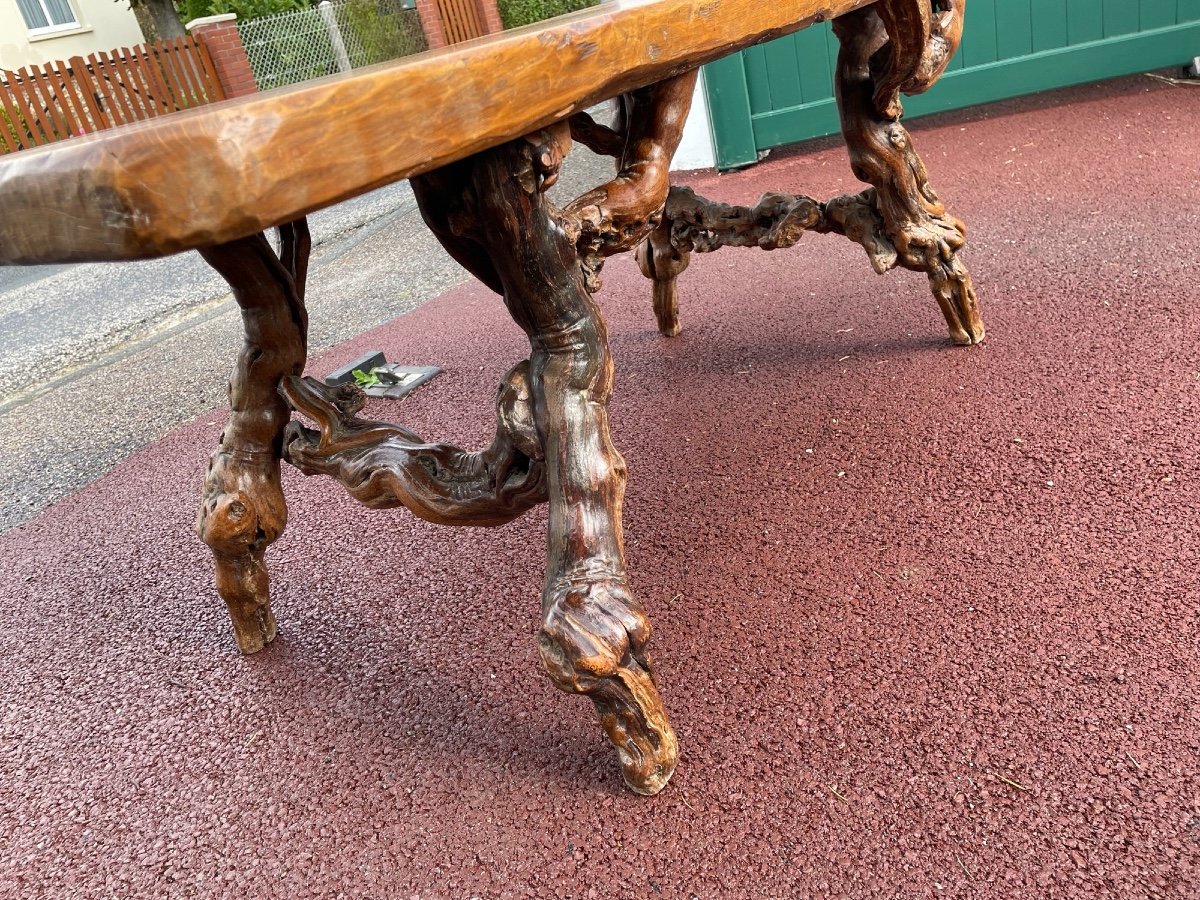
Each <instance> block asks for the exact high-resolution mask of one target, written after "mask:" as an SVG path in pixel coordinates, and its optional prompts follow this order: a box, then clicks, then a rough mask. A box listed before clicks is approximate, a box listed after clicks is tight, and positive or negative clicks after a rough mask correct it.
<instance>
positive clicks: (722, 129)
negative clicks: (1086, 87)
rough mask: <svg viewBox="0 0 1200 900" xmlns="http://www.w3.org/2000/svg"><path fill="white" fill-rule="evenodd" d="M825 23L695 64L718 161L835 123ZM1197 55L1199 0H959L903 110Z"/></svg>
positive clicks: (951, 105)
mask: <svg viewBox="0 0 1200 900" xmlns="http://www.w3.org/2000/svg"><path fill="white" fill-rule="evenodd" d="M836 55H837V41H836V39H835V38H834V37H833V35H832V33H831V31H830V29H829V26H828V24H825V25H821V26H815V27H813V28H808V29H805V30H804V31H802V32H801V33H800V34H798V35H793V36H791V37H787V38H782V39H780V40H778V41H774V42H772V43H770V44H767V45H765V46H764V47H759V48H753V49H751V50H749V51H746V52H744V53H741V54H735V55H734V56H732V57H728V58H727V59H724V60H720V61H719V62H717V63H712V64H710V65H709V66H708V67H706V85H707V90H708V95H709V104H710V116H711V118H712V124H713V130H714V134H715V136H716V142H717V163H718V165H719V166H720V167H722V168H732V167H736V166H739V165H746V164H749V163H751V162H754V161H755V160H756V159H757V154H758V152H759V151H761V150H766V149H768V148H771V147H776V146H779V145H781V144H787V143H793V142H795V141H799V140H805V139H807V138H812V137H819V136H821V135H826V134H832V133H835V132H836V131H837V130H838V119H837V109H836V105H835V103H834V101H833V80H832V73H833V68H834V64H835V62H836ZM1196 56H1200V0H971V3H970V4H969V5H968V11H967V22H966V28H965V30H964V33H963V44H962V48H961V50H960V51H959V55H958V58H957V59H956V60H955V61H954V63H953V64H952V66H951V68H950V69H948V70H947V72H946V74H945V75H944V76H943V77H942V79H941V81H940V82H939V83H938V84H937V85H936V86H935V87H934V88H933V89H932V90H931V91H930V92H929V93H927V94H924V95H922V96H920V97H911V98H907V99H906V100H905V109H906V110H907V112H908V115H909V116H910V117H911V116H918V115H923V114H926V113H931V112H941V111H944V110H948V109H956V108H960V107H964V106H972V105H975V104H978V103H987V102H990V101H993V100H1000V99H1004V98H1006V97H1014V96H1019V95H1021V94H1027V93H1033V92H1036V91H1042V90H1048V89H1051V88H1056V87H1064V86H1067V85H1072V84H1080V83H1083V82H1087V81H1096V80H1099V79H1102V78H1112V77H1116V76H1119V75H1128V74H1132V73H1135V72H1140V71H1145V70H1147V69H1154V68H1162V67H1166V66H1172V65H1180V64H1183V63H1186V62H1188V61H1190V60H1191V59H1192V58H1193V57H1196Z"/></svg>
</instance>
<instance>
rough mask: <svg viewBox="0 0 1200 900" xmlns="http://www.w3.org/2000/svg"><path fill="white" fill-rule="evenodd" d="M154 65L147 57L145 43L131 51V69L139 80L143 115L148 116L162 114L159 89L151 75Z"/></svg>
mask: <svg viewBox="0 0 1200 900" xmlns="http://www.w3.org/2000/svg"><path fill="white" fill-rule="evenodd" d="M153 68H154V66H153V65H152V64H151V63H150V61H149V60H148V59H147V58H146V47H145V45H144V44H143V45H139V46H137V47H134V48H132V49H131V50H130V51H129V71H130V72H131V73H132V75H133V77H134V78H135V79H136V80H137V84H138V94H139V96H140V97H141V98H142V108H143V115H144V116H146V117H148V118H153V117H155V116H158V115H161V114H162V110H160V109H159V107H158V90H157V89H156V88H155V86H154V81H153V80H152V79H151V77H150V73H151V70H152V69H153Z"/></svg>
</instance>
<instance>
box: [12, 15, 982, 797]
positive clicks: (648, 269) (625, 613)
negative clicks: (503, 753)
mask: <svg viewBox="0 0 1200 900" xmlns="http://www.w3.org/2000/svg"><path fill="white" fill-rule="evenodd" d="M965 2H966V0H876V2H870V0H774V2H762V0H621V2H612V3H606V4H603V5H602V6H600V7H597V8H596V9H594V10H588V11H586V12H584V13H580V14H577V15H574V16H568V17H563V18H561V19H557V20H554V21H551V22H549V23H544V24H542V25H540V26H534V27H531V28H526V29H522V30H519V31H514V32H509V33H505V34H501V35H493V36H490V37H488V38H483V39H480V40H478V41H473V42H470V43H468V44H463V45H457V46H454V47H451V48H447V49H443V50H439V51H436V52H432V53H426V54H421V55H419V56H416V57H410V58H408V59H406V60H403V61H399V62H396V63H393V64H390V65H385V66H380V67H376V68H373V69H367V70H363V71H361V72H357V73H351V74H346V75H342V76H334V77H331V78H326V79H322V80H319V81H315V82H310V83H307V84H303V85H298V86H295V87H291V88H285V89H281V90H277V91H271V92H267V93H264V94H257V95H253V96H250V97H244V98H240V99H237V100H232V101H227V102H223V103H218V104H215V105H213V106H210V107H206V108H203V109H200V110H195V111H189V112H184V113H180V114H178V115H173V116H169V117H164V118H159V119H154V120H152V121H149V122H145V123H139V124H135V125H129V126H125V127H122V128H118V129H115V130H112V131H109V132H103V133H100V134H97V135H92V136H88V137H84V138H79V139H74V140H70V141H68V142H65V143H63V144H58V145H54V146H51V147H45V148H40V149H36V150H31V151H24V152H21V153H17V154H14V155H11V156H8V157H5V158H3V159H2V160H0V208H2V209H3V210H4V216H3V218H2V220H0V264H19V263H51V262H65V261H73V260H121V259H137V258H143V257H150V256H160V255H165V254H171V253H177V252H180V251H183V250H189V249H195V250H199V251H200V253H201V254H202V255H203V256H204V258H205V259H206V260H207V261H208V262H209V263H210V264H211V265H212V266H213V267H214V268H215V269H216V270H217V271H218V272H220V273H221V275H222V276H224V278H225V279H226V280H227V281H228V282H229V284H230V286H231V287H232V289H233V293H234V297H235V299H236V300H237V302H238V304H239V306H240V307H241V310H242V317H243V322H244V325H245V344H244V346H243V348H242V352H241V355H240V357H239V359H238V363H237V366H236V368H235V370H234V373H233V376H232V379H231V381H230V391H229V393H230V405H231V408H232V409H231V414H230V419H229V424H228V425H227V427H226V429H225V431H224V433H223V434H222V436H221V443H220V446H219V447H218V449H217V450H216V452H215V453H214V454H213V457H212V460H211V462H210V464H209V470H208V476H207V479H206V483H205V489H204V497H203V502H202V505H201V510H200V514H199V517H198V520H197V524H196V530H197V533H198V534H199V536H200V537H201V539H203V540H204V542H205V543H207V544H208V545H209V547H210V548H211V549H212V552H213V554H214V556H215V559H216V581H217V589H218V591H219V593H220V595H221V597H222V598H223V599H224V600H225V602H226V604H227V605H228V608H229V613H230V616H231V618H232V621H233V628H234V634H235V636H236V638H237V643H238V646H239V647H240V648H241V649H242V651H243V652H245V653H253V652H256V651H258V650H260V649H262V648H263V646H264V645H266V644H267V643H268V642H269V641H271V639H272V638H273V637H274V636H275V620H274V616H273V615H272V612H271V605H270V598H269V591H268V578H267V568H266V564H265V561H264V555H265V551H266V548H267V546H268V545H270V544H271V543H272V542H273V541H274V540H275V539H276V538H278V537H279V535H280V533H281V532H282V531H283V529H284V526H285V524H286V520H287V507H286V505H285V502H284V497H283V493H282V489H281V487H280V462H281V460H287V461H288V462H289V463H291V464H292V465H294V466H297V467H298V468H300V469H301V470H302V471H303V472H305V473H306V474H317V473H320V474H325V475H330V476H332V477H334V478H336V479H337V480H338V481H340V482H342V483H343V484H344V485H345V486H346V488H347V490H348V491H349V493H350V494H351V495H352V496H353V497H355V498H356V499H358V500H359V501H361V502H363V503H365V504H366V505H368V506H371V507H375V508H383V507H394V506H405V507H407V508H408V509H410V510H411V511H412V512H414V513H416V514H417V515H419V516H421V517H423V518H426V519H429V520H430V521H433V522H438V523H444V524H451V525H498V524H501V523H504V522H507V521H510V520H511V519H513V518H515V517H517V516H519V515H521V514H522V513H523V512H525V511H526V510H528V509H530V508H532V507H533V506H535V505H537V504H540V503H549V504H550V521H549V529H548V530H549V536H548V543H549V549H548V557H547V559H548V566H547V575H546V581H545V586H544V590H543V595H542V627H541V632H540V636H539V645H540V649H541V657H542V661H543V664H544V665H545V668H546V670H547V672H548V673H549V674H550V677H551V678H552V679H553V680H554V683H555V684H556V685H558V686H559V687H560V688H562V689H563V690H566V691H571V692H576V693H583V694H587V695H588V696H589V697H591V699H592V700H593V702H594V703H595V706H596V709H597V712H598V714H599V717H600V722H601V725H602V726H603V727H604V729H605V731H606V732H607V733H608V736H609V738H610V740H611V741H612V743H613V745H614V747H615V748H616V750H617V754H618V756H619V758H620V762H621V767H622V772H623V775H624V777H625V781H626V783H627V784H628V785H629V786H630V788H632V789H633V790H634V791H637V792H639V793H645V794H653V793H657V792H658V791H659V790H661V789H662V788H663V786H664V785H665V784H666V783H667V780H668V779H669V778H670V777H671V774H672V772H673V771H674V768H675V763H676V758H677V745H676V740H675V735H674V732H673V731H672V729H671V726H670V723H669V722H668V719H667V716H666V713H665V711H664V709H663V705H662V701H661V698H660V697H659V693H658V690H657V688H656V686H655V683H654V679H653V677H652V674H651V673H652V670H651V664H650V657H649V655H648V652H647V642H648V639H649V636H650V624H649V621H648V619H647V617H646V614H645V611H644V609H643V608H642V606H641V604H640V603H639V602H638V601H637V600H636V598H634V596H633V595H632V593H631V592H630V589H629V586H628V580H627V577H626V571H625V559H624V549H623V545H622V537H621V503H622V497H623V494H624V487H625V465H624V462H623V461H622V459H621V456H620V454H618V452H617V451H616V449H615V448H614V446H613V443H612V440H611V437H610V434H609V425H608V414H607V402H608V399H609V395H610V393H611V390H612V376H613V364H612V358H611V356H610V354H609V351H608V343H607V338H606V334H605V326H604V321H603V318H602V316H601V314H600V310H599V308H598V307H597V305H596V303H595V301H594V300H593V294H594V293H595V292H596V291H597V290H598V289H599V287H600V279H599V273H600V269H601V265H602V263H603V260H604V259H605V258H606V257H608V256H611V255H613V254H615V253H621V252H626V251H635V252H636V254H637V259H638V262H639V265H640V266H641V268H642V271H643V272H644V273H645V274H646V275H647V277H649V278H651V279H652V280H653V285H654V308H655V312H656V315H657V317H658V322H659V327H660V329H661V330H662V331H663V332H664V333H666V334H675V333H677V332H678V330H679V319H678V308H677V291H676V279H677V277H678V276H679V275H680V273H681V272H682V271H683V270H684V269H685V268H686V266H687V263H688V260H689V258H690V254H691V253H693V252H709V251H712V250H716V249H718V248H719V247H722V246H757V247H761V248H763V249H776V248H780V247H788V246H791V245H792V244H794V243H795V242H796V241H797V240H799V239H800V237H801V236H802V235H803V234H804V232H805V231H816V232H825V233H838V234H842V235H845V236H846V237H848V238H850V239H851V240H853V241H856V242H857V243H859V244H861V245H862V246H863V248H864V249H865V251H866V253H867V256H868V259H869V261H870V263H871V264H872V266H874V268H875V269H876V271H878V272H884V271H887V270H889V269H892V268H895V267H897V266H901V267H904V268H907V269H912V270H914V271H920V272H924V273H926V275H927V276H928V278H929V281H930V285H931V287H932V289H933V293H934V296H935V298H936V300H937V301H938V304H939V306H940V307H941V309H942V312H943V313H944V315H945V318H946V322H947V324H948V326H949V329H950V335H951V338H952V339H953V340H954V341H955V342H957V343H973V342H977V341H980V340H982V339H983V334H984V331H983V324H982V322H981V321H980V318H979V313H978V309H977V304H976V299H975V294H974V290H973V289H972V286H971V278H970V275H969V274H968V272H967V270H966V268H965V267H964V266H963V264H962V262H961V261H960V259H959V257H958V251H959V249H960V248H961V247H962V244H963V237H964V228H963V225H962V223H961V222H960V221H959V220H958V219H956V218H954V217H953V216H952V215H950V214H949V213H947V211H946V209H945V207H944V205H943V204H942V203H941V201H940V200H939V199H938V197H937V195H936V194H935V193H934V191H933V189H932V188H931V187H930V185H929V183H928V179H927V177H926V173H925V168H924V166H923V164H922V163H921V160H920V158H919V157H918V156H917V154H916V152H915V150H914V149H913V146H912V141H911V139H910V137H909V135H908V133H907V132H906V131H905V129H904V127H903V126H902V125H901V124H900V117H901V114H902V108H901V104H900V99H899V97H900V94H901V92H905V93H915V92H919V91H923V90H925V89H927V88H928V87H929V86H931V85H932V84H933V83H934V82H935V81H936V80H937V78H938V77H939V76H940V75H941V73H942V71H943V70H944V69H945V67H946V65H947V63H948V62H949V60H950V57H951V56H952V55H953V53H954V51H955V50H956V48H957V46H958V42H959V38H960V36H961V34H962V16H963V11H964V6H965ZM830 17H837V18H835V20H834V23H833V28H834V31H835V33H836V35H837V37H838V39H839V41H840V42H841V52H840V55H839V57H838V62H837V72H836V85H837V95H838V103H839V108H840V111H841V115H842V123H843V133H844V135H845V137H846V141H847V144H848V147H849V150H850V157H851V164H852V167H853V170H854V173H855V175H857V176H858V177H859V178H860V179H862V180H863V181H865V182H867V183H868V184H869V185H870V188H868V189H867V190H865V191H863V192H862V193H861V194H857V195H853V196H846V197H837V198H834V199H832V200H829V201H825V202H819V201H817V200H814V199H812V198H810V197H806V196H803V195H796V194H768V195H766V196H764V197H763V198H762V199H761V200H760V201H759V203H758V204H757V205H756V206H755V207H753V208H744V207H730V206H725V205H722V204H715V203H711V202H709V201H707V200H704V199H703V198H700V197H697V196H696V195H695V194H693V193H692V192H691V191H689V190H687V189H681V188H672V187H671V186H670V182H669V177H668V167H669V163H670V159H671V156H672V154H673V153H674V151H675V149H676V147H677V146H678V143H679V139H680V134H681V132H682V129H683V124H684V121H685V120H686V118H687V114H688V110H689V106H690V103H691V98H692V91H693V88H694V85H695V80H696V69H697V66H699V65H701V64H702V63H705V62H708V61H710V60H713V59H716V58H718V57H720V56H723V55H726V54H728V53H731V52H734V51H736V50H739V49H742V48H744V47H747V46H750V45H752V44H754V43H757V42H759V41H763V40H766V39H769V38H772V37H777V36H780V35H783V34H787V33H790V32H793V31H797V30H799V29H801V28H804V27H806V26H808V25H810V24H812V23H814V22H817V21H821V20H823V19H826V18H830ZM612 97H618V98H619V113H618V116H617V121H616V122H615V123H613V124H612V126H611V127H610V126H608V125H603V124H599V123H596V122H594V121H593V120H592V119H591V118H590V117H589V116H588V115H587V114H586V113H585V112H583V110H585V109H587V108H589V107H590V106H592V105H594V104H595V103H597V102H598V101H601V100H604V99H607V98H612ZM572 141H578V142H580V143H582V144H585V145H587V146H588V147H590V148H591V149H593V150H595V151H596V152H599V153H602V154H606V155H609V156H612V157H613V158H614V160H615V165H616V172H617V174H616V176H615V177H614V179H613V180H612V181H610V182H608V183H607V184H604V185H600V186H598V187H596V188H595V189H594V190H592V191H589V192H588V193H586V194H584V195H583V196H581V197H579V198H577V199H576V200H574V201H572V202H571V203H570V204H568V205H567V206H566V207H565V208H563V209H560V208H558V207H557V206H555V205H554V204H553V203H551V202H550V200H549V198H548V196H547V194H546V190H547V188H549V187H550V186H551V185H552V184H553V183H554V182H555V180H556V179H557V177H558V173H559V170H560V168H561V166H562V164H563V161H564V158H565V157H566V155H567V153H568V151H569V149H570V147H571V144H572ZM402 178H411V179H412V185H413V188H414V191H415V193H416V196H417V200H418V202H419V204H420V206H421V211H422V213H423V215H424V218H425V221H426V223H427V224H428V225H429V227H430V228H431V229H432V230H433V231H434V233H435V234H436V235H437V237H438V238H439V240H440V241H441V242H442V244H443V245H444V246H445V247H446V249H447V250H448V251H449V252H450V254H451V255H452V256H453V257H454V258H455V259H456V260H458V261H459V262H460V263H462V265H463V266H465V267H466V268H467V269H468V270H470V271H471V272H472V273H473V274H474V275H475V276H477V277H478V278H479V279H480V280H481V281H483V282H484V283H485V284H486V285H487V286H489V287H491V288H492V289H493V290H495V291H496V292H497V293H499V294H501V295H502V296H503V297H504V300H505V303H506V305H507V306H508V309H509V311H510V312H511V314H512V316H513V318H514V320H515V321H516V322H517V323H518V324H519V325H520V326H521V327H522V328H523V329H524V330H525V332H526V333H527V334H528V336H529V341H530V348H531V350H530V356H529V358H528V359H525V360H521V361H520V362H518V363H517V364H516V365H515V366H514V367H513V368H512V370H511V371H510V372H509V373H508V375H507V376H506V377H505V379H504V381H503V383H502V384H501V386H500V391H499V395H498V399H497V416H496V418H497V426H496V437H495V439H494V440H493V442H492V444H491V445H490V446H489V447H487V448H486V449H484V450H482V451H479V452H468V451H465V450H461V449H459V448H457V447H453V446H450V445H446V444H437V443H429V442H427V441H425V440H423V439H422V438H421V437H419V436H418V435H416V434H414V433H412V432H411V431H409V430H408V429H406V428H403V427H402V426H399V425H391V424H388V423H385V422H373V421H368V420H364V419H361V418H359V417H358V415H357V413H358V412H359V410H360V409H361V406H362V396H361V394H359V393H358V392H357V391H356V390H355V389H353V388H340V389H331V388H328V387H326V386H324V385H323V384H321V383H320V382H318V381H316V380H314V379H311V378H305V377H303V375H302V373H303V369H304V363H305V356H306V333H307V318H306V313H305V308H304V289H305V275H306V269H307V262H308V254H309V238H308V230H307V225H306V223H305V220H304V215H305V214H307V213H308V212H311V211H313V210H315V209H319V208H321V207H324V206H328V205H330V204H332V203H337V202H338V201H341V200H345V199H347V198H349V197H353V196H356V195H358V194H362V193H365V192H367V191H369V190H372V189H374V188H377V187H380V186H381V185H384V184H388V183H390V182H394V181H397V180H399V179H402ZM272 227H274V228H277V229H278V230H279V234H280V251H279V252H278V253H276V252H275V251H274V250H272V248H271V245H270V244H269V243H268V242H267V239H266V237H265V236H264V234H263V231H264V230H265V229H268V228H272ZM752 289H753V286H752V285H747V290H752ZM293 412H299V413H301V414H302V415H303V416H304V417H305V418H307V419H308V420H310V421H311V422H312V423H314V424H315V425H316V426H317V427H316V428H315V429H314V428H309V427H306V426H305V425H303V424H301V423H300V422H298V421H293V420H292V414H293Z"/></svg>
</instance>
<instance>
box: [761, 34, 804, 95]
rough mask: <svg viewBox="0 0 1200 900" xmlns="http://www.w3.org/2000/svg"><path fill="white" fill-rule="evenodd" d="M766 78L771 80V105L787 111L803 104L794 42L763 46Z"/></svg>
mask: <svg viewBox="0 0 1200 900" xmlns="http://www.w3.org/2000/svg"><path fill="white" fill-rule="evenodd" d="M763 51H764V53H763V58H764V59H765V60H766V63H767V77H769V78H770V79H771V105H772V107H773V108H775V109H787V108H788V107H789V106H796V105H798V104H800V103H803V102H804V95H803V94H802V93H801V90H800V66H799V65H798V64H797V62H796V42H795V41H794V40H793V41H772V42H771V43H769V44H765V45H764V46H763Z"/></svg>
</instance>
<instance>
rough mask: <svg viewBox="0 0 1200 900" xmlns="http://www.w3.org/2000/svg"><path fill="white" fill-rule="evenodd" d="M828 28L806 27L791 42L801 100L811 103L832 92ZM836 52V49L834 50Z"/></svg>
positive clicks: (832, 63)
mask: <svg viewBox="0 0 1200 900" xmlns="http://www.w3.org/2000/svg"><path fill="white" fill-rule="evenodd" d="M829 36H830V33H829V29H828V28H806V29H805V30H804V31H802V32H800V33H799V34H798V35H796V39H795V40H794V41H792V42H791V44H792V47H793V49H794V50H795V53H796V65H797V67H798V68H799V70H800V87H801V94H802V96H801V100H802V101H803V102H804V103H813V102H818V101H821V100H824V99H825V98H826V97H828V96H829V95H830V94H832V93H833V67H834V63H835V60H834V59H831V58H830V56H829V49H830V46H829V40H828V38H829ZM834 52H835V53H836V50H835V51H834Z"/></svg>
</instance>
